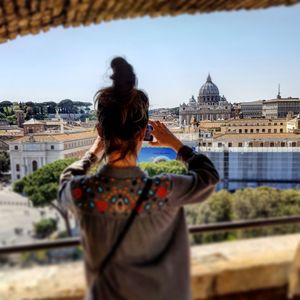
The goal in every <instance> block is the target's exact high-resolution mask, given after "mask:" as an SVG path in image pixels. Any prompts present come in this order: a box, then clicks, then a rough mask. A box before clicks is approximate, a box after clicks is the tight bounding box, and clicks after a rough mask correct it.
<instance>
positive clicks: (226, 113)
mask: <svg viewBox="0 0 300 300" xmlns="http://www.w3.org/2000/svg"><path fill="white" fill-rule="evenodd" d="M197 100H198V101H196V99H195V98H194V96H192V98H191V99H190V100H189V102H188V104H185V103H183V104H181V105H180V106H179V125H190V124H191V123H194V122H198V121H202V120H222V119H223V120H225V119H229V118H230V116H231V108H232V106H231V104H230V103H229V102H227V100H226V98H225V97H224V96H222V97H221V96H220V94H219V89H218V87H217V86H216V85H215V84H214V83H213V82H212V80H211V77H210V75H208V77H207V80H206V82H205V83H204V84H203V85H202V87H201V88H200V91H199V95H198V99H197Z"/></svg>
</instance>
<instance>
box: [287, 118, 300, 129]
mask: <svg viewBox="0 0 300 300" xmlns="http://www.w3.org/2000/svg"><path fill="white" fill-rule="evenodd" d="M287 132H294V133H300V117H299V116H297V117H296V118H293V119H291V120H289V121H287Z"/></svg>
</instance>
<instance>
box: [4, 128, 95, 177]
mask: <svg viewBox="0 0 300 300" xmlns="http://www.w3.org/2000/svg"><path fill="white" fill-rule="evenodd" d="M95 138H96V133H95V131H85V132H74V133H63V134H47V133H44V134H36V135H29V136H23V137H21V138H19V139H16V140H14V141H11V142H9V154H10V164H11V177H12V181H13V182H14V181H16V180H17V179H20V178H22V177H24V176H26V175H29V174H31V173H32V172H33V171H35V170H37V169H38V168H40V167H42V166H44V165H46V164H48V163H51V162H53V161H55V160H58V159H64V158H71V157H81V156H82V155H83V154H84V153H85V152H86V151H87V150H88V149H89V148H90V147H91V145H92V144H93V142H94V140H95Z"/></svg>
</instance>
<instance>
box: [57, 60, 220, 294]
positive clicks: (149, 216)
mask: <svg viewBox="0 0 300 300" xmlns="http://www.w3.org/2000/svg"><path fill="white" fill-rule="evenodd" d="M111 68H112V70H113V74H112V76H111V79H112V81H113V84H112V86H110V87H107V88H104V89H102V90H100V91H99V92H98V93H97V94H96V105H97V118H98V126H97V129H98V133H99V137H98V138H97V139H96V141H95V143H94V145H93V146H92V147H91V149H90V150H89V151H88V152H87V153H86V155H85V156H84V157H83V158H82V159H81V160H80V161H77V162H75V163H73V164H72V165H71V166H70V167H68V168H67V169H66V170H65V171H64V172H63V174H62V175H61V181H60V192H59V201H60V203H61V204H62V205H63V206H64V207H68V208H70V209H71V210H72V211H73V212H74V213H75V215H76V216H77V218H78V220H79V222H80V228H81V240H82V246H83V249H84V261H85V270H86V277H87V283H88V290H87V294H86V299H130V300H135V299H139V300H142V299H143V300H148V299H149V300H160V299H172V300H175V299H178V300H186V299H191V290H190V270H189V264H190V262H189V244H188V232H187V227H186V222H185V217H184V211H183V206H184V205H186V204H191V203H198V202H201V201H203V200H204V199H205V198H207V197H208V196H209V195H210V194H211V193H212V192H213V191H214V186H215V184H216V183H217V182H218V180H219V176H218V173H217V171H216V169H215V167H214V165H213V164H212V162H211V161H210V160H209V159H208V158H207V157H205V156H204V155H202V154H196V153H194V152H193V150H192V149H191V148H189V147H187V146H184V145H183V144H182V142H181V141H180V140H178V139H177V138H176V137H175V136H174V135H173V134H172V133H171V132H170V131H169V130H168V129H167V128H166V126H165V125H164V124H162V123H160V122H158V121H157V122H151V121H150V123H151V125H152V126H153V132H152V134H153V136H154V137H155V139H156V142H150V143H151V144H152V145H153V146H165V147H171V148H173V149H174V150H175V151H176V152H177V159H178V160H181V161H182V162H184V163H185V164H186V165H187V168H188V170H189V172H188V174H187V175H173V174H163V175H159V176H155V177H154V178H151V179H150V178H149V177H148V176H147V174H146V173H144V172H143V171H142V170H141V169H140V168H139V167H138V166H137V155H138V153H139V151H140V149H141V147H142V143H143V139H144V135H145V132H146V127H147V124H148V121H149V120H148V107H149V101H148V97H147V96H146V94H145V93H144V92H142V91H141V90H138V89H137V88H136V76H135V74H134V70H133V68H132V66H131V65H130V64H128V63H127V61H126V60H124V59H123V58H120V57H117V58H115V59H113V60H112V62H111ZM104 158H105V160H106V164H105V165H104V166H103V167H102V168H101V169H100V170H99V171H98V172H97V173H96V174H95V175H89V176H88V175H86V174H87V172H88V170H89V169H90V167H91V166H93V165H95V164H96V163H99V161H101V160H102V159H104ZM145 186H146V187H145ZM130 218H131V224H128V223H130V222H129V221H128V220H129V219H130ZM124 228H126V229H124ZM124 232H125V233H124ZM121 235H123V236H122V238H123V240H122V238H121V241H120V236H121ZM116 241H117V242H116ZM116 243H117V245H116ZM112 249H113V250H112Z"/></svg>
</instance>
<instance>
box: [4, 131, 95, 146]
mask: <svg viewBox="0 0 300 300" xmlns="http://www.w3.org/2000/svg"><path fill="white" fill-rule="evenodd" d="M88 138H96V132H95V131H94V130H92V131H91V130H89V131H81V132H70V133H60V134H49V133H44V134H35V135H27V136H23V137H21V138H18V139H16V140H14V141H12V142H10V143H14V144H15V143H30V142H62V141H74V140H82V139H88Z"/></svg>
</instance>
